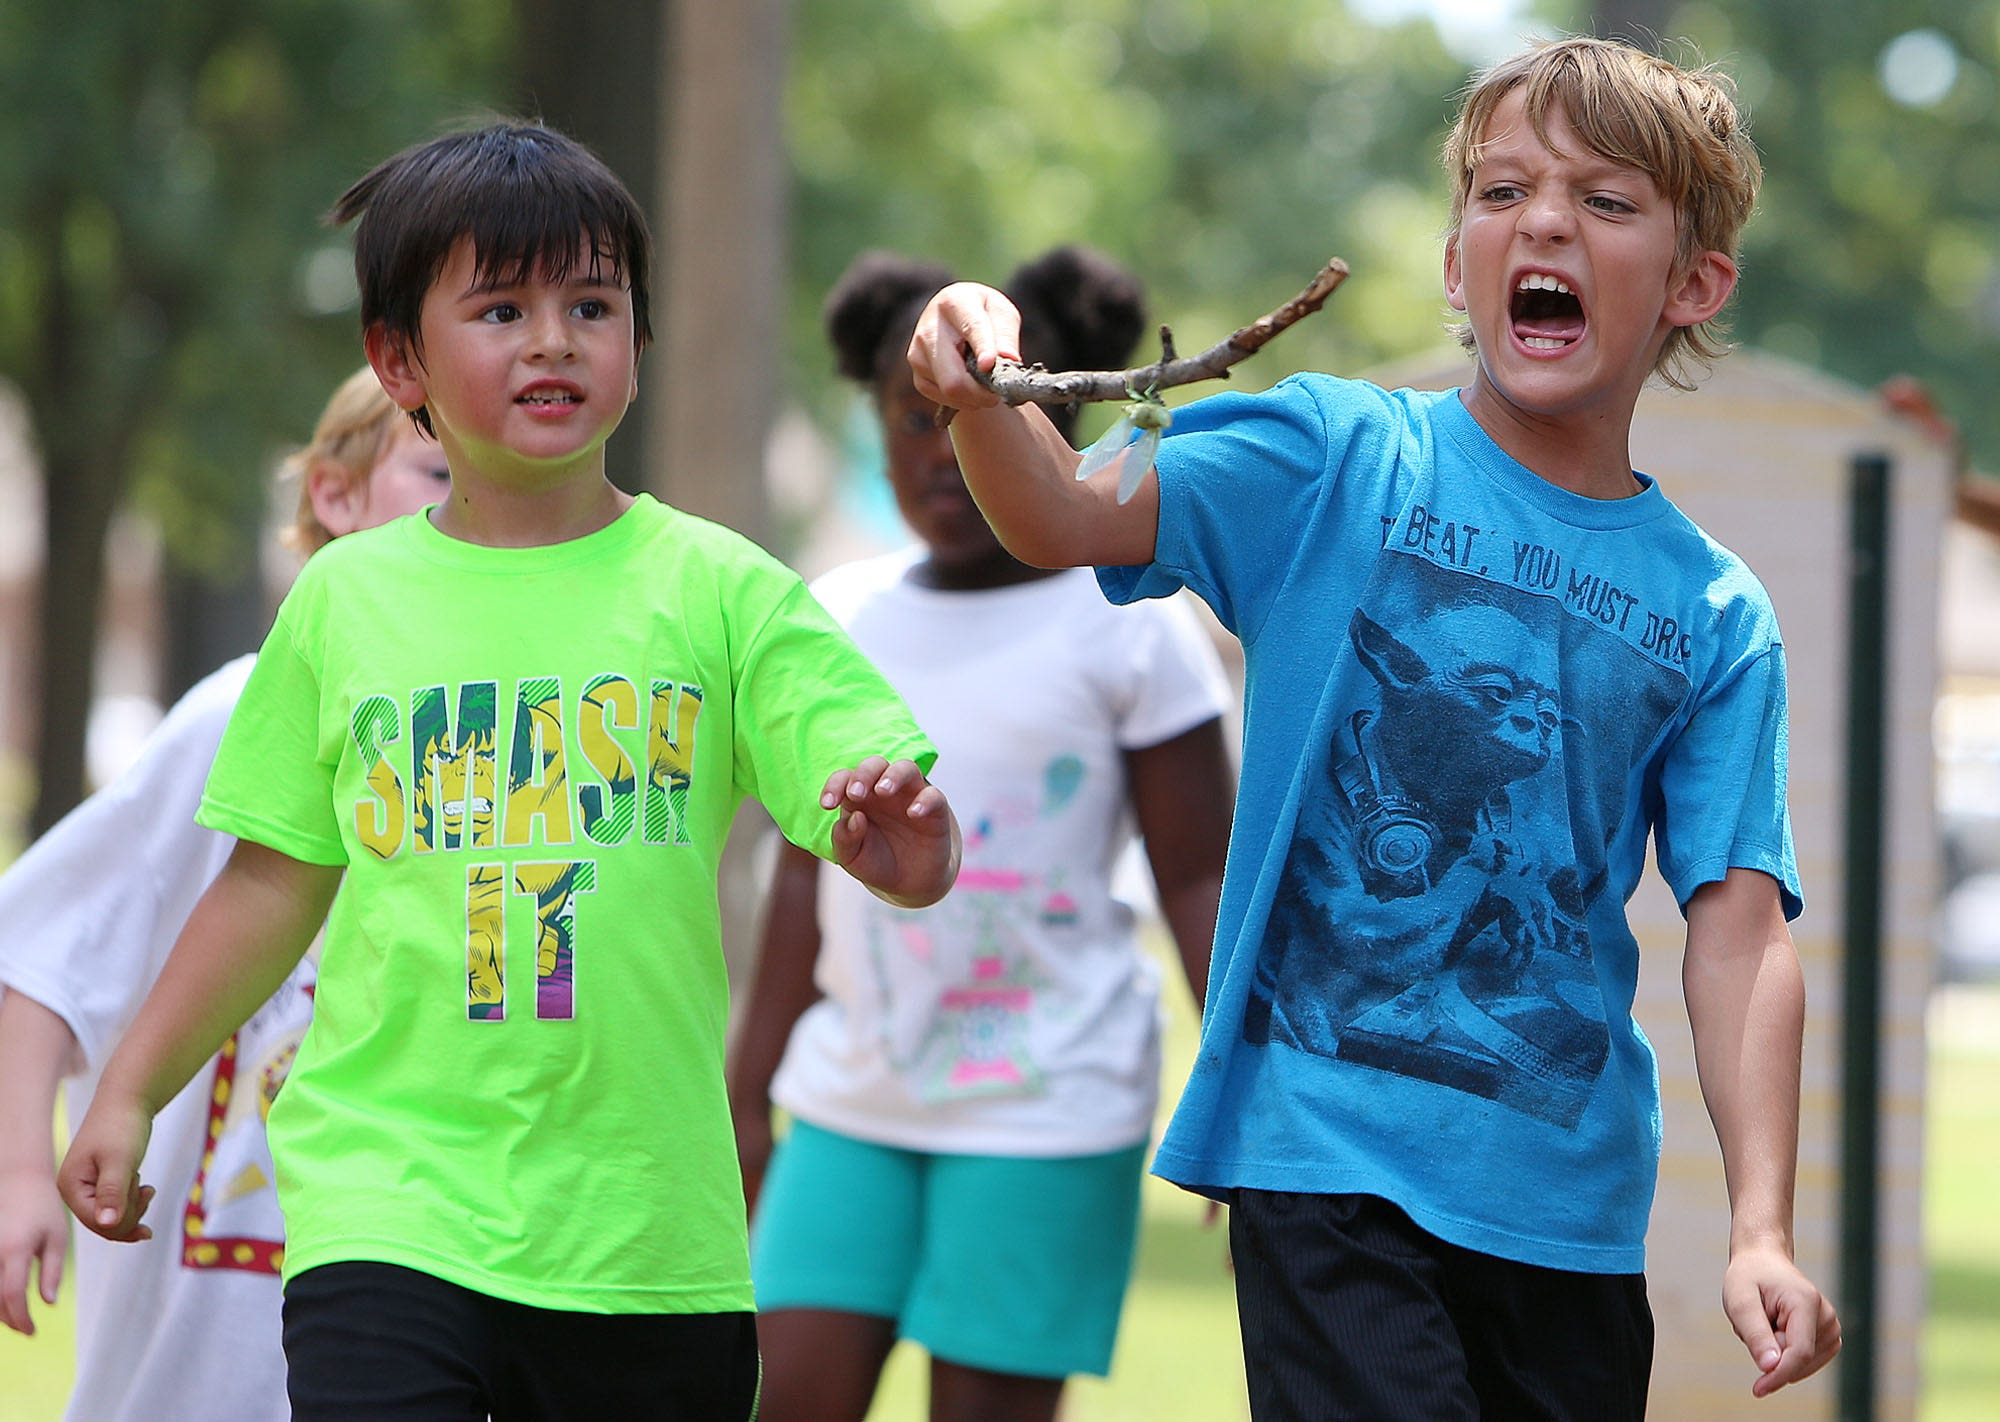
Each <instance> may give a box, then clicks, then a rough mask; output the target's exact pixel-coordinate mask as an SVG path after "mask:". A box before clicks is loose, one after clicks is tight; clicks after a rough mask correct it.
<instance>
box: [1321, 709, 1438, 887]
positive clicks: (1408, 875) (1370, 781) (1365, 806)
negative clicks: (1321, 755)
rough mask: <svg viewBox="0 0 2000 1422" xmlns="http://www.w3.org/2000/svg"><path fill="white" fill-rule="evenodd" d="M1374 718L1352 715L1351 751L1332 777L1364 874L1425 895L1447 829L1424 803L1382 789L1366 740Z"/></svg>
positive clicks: (1363, 713)
mask: <svg viewBox="0 0 2000 1422" xmlns="http://www.w3.org/2000/svg"><path fill="white" fill-rule="evenodd" d="M1374 719H1375V713H1374V712H1372V711H1357V712H1355V713H1354V715H1353V716H1352V717H1351V718H1350V719H1349V721H1348V723H1347V739H1348V740H1349V741H1350V742H1351V743H1352V746H1351V754H1348V755H1345V756H1344V757H1343V758H1342V759H1340V760H1339V761H1337V762H1336V763H1335V765H1334V767H1333V781H1334V784H1335V785H1336V786H1337V787H1338V788H1339V790H1340V796H1341V799H1342V800H1343V801H1344V802H1346V805H1347V809H1348V812H1349V814H1350V815H1352V817H1353V820H1354V840H1355V846H1356V850H1357V852H1358V854H1359V857H1360V860H1361V869H1362V873H1363V874H1364V875H1365V876H1367V877H1369V878H1370V879H1372V880H1375V881H1378V883H1379V882H1380V881H1386V883H1385V884H1382V887H1388V888H1393V889H1396V890H1398V891H1399V892H1401V893H1405V894H1409V893H1421V892H1423V891H1424V890H1425V889H1428V888H1429V887H1430V872H1429V867H1428V866H1429V864H1430V858H1431V855H1432V854H1434V853H1436V852H1437V848H1438V846H1439V845H1440V844H1442V843H1443V842H1444V833H1443V831H1441V830H1440V829H1439V828H1438V827H1437V825H1436V824H1435V823H1434V822H1433V821H1432V820H1431V818H1430V817H1429V816H1428V815H1426V814H1425V813H1424V807H1423V806H1422V805H1420V804H1418V803H1417V802H1416V801H1414V800H1408V799H1405V798H1403V797H1402V796H1400V795H1395V794H1391V793H1388V792H1386V791H1384V790H1383V789H1382V781H1381V777H1380V776H1379V775H1378V774H1377V773H1376V770H1375V766H1374V764H1373V763H1372V762H1371V761H1370V760H1369V758H1368V746H1367V742H1366V741H1364V740H1363V738H1362V733H1363V732H1364V731H1366V730H1367V729H1368V726H1369V723H1370V722H1372V721H1373V720H1374ZM1370 887H1371V888H1373V887H1376V885H1375V884H1371V885H1370Z"/></svg>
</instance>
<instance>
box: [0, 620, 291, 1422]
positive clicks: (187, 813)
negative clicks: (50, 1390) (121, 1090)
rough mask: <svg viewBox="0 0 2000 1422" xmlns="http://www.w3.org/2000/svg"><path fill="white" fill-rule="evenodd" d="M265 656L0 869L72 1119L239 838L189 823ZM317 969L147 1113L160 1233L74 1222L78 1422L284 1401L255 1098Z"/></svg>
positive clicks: (18, 949)
mask: <svg viewBox="0 0 2000 1422" xmlns="http://www.w3.org/2000/svg"><path fill="white" fill-rule="evenodd" d="M254 660H255V658H254V657H242V658H239V659H237V660H236V661H233V662H230V663H229V664H228V665H227V666H224V667H222V668H221V669H220V670H218V671H216V672H214V673H213V674H211V675H210V676H209V677H207V678H206V679H205V680H203V681H202V682H200V683H199V684H197V685H196V686H195V687H194V688H193V689H191V690H190V691H189V692H188V694H187V695H186V696H184V697H182V698H181V700H180V702H179V703H178V704H177V705H176V706H175V707H174V708H173V710H172V711H171V712H169V713H168V715H167V718H166V719H165V720H164V721H163V722H162V723H161V724H160V727H159V729H158V730H157V731H156V732H155V733H154V734H153V736H152V738H151V739H150V740H148V742H147V743H146V748H145V750H144V751H143V752H142V753H141V755H140V757H139V759H138V760H137V761H136V762H134V763H133V765H132V766H131V767H130V768H129V769H128V770H127V771H126V772H125V773H124V774H123V775H121V776H119V777H118V779H117V780H115V781H113V782H112V783H111V784H110V785H109V786H107V787H106V788H105V789H104V790H103V791H101V792H100V793H98V794H96V795H94V796H92V797H91V798H90V799H89V800H87V801H85V802H84V803H83V804H82V805H80V806H78V807H77V809H76V810H74V811H73V812H71V813H70V814H69V815H68V816H67V817H66V818H65V819H64V820H63V821H62V823H60V824H59V825H57V826H56V827H55V828H54V829H52V830H50V831H49V833H48V834H46V835H44V836H43V837H42V838H41V839H40V840H38V841H36V842H35V844H34V845H32V846H31V847H30V848H29V849H28V851H27V852H26V853H25V854H23V855H22V856H21V858H20V859H19V860H18V861H17V862H16V863H15V864H14V866H13V867H12V868H11V869H10V870H9V871H8V872H7V874H6V875H5V877H4V878H0V925H5V931H4V933H0V990H7V991H20V992H23V993H26V994H27V995H28V996H30V997H32V998H34V999H35V1000H36V1001H37V1002H39V1003H41V1004H42V1005H43V1006H44V1007H47V1008H48V1009H50V1010H51V1011H52V1012H54V1013H55V1014H56V1015H57V1016H59V1017H61V1018H62V1019H63V1021H64V1022H66V1023H68V1024H69V1029H70V1031H71V1033H72V1034H74V1035H75V1037H76V1040H77V1043H78V1046H79V1048H80V1049H81V1058H82V1060H81V1062H80V1063H77V1064H76V1070H75V1071H74V1072H73V1073H72V1074H71V1075H69V1077H68V1079H67V1081H66V1082H65V1084H64V1091H65V1109H66V1110H67V1112H68V1115H69V1120H70V1121H71V1123H72V1124H74V1123H75V1122H77V1121H80V1120H81V1119H82V1118H83V1113H84V1110H85V1108H86V1107H88V1106H89V1104H90V1098H91V1095H92V1093H94V1092H95V1091H96V1089H97V1080H98V1073H99V1072H101V1071H102V1070H103V1067H104V1064H105V1062H106V1061H107V1060H108V1059H109V1057H110V1055H111V1050H112V1048H113V1047H114V1046H116V1044H117V1041H118V1038H119V1036H120V1034H122V1033H123V1032H124V1030H125V1028H126V1026H127V1025H128V1024H129V1023H130V1022H131V1020H132V1017H133V1016H134V1014H135V1013H137V1011H138V1009H139V1004H140V1003H141V1002H142V1001H144V999H145V995H146V992H147V990H148V989H150V988H151V987H152V984H153V980H154V979H155V978H156V977H157V976H158V975H159V971H160V965H161V964H162V963H164V962H165V961H166V957H167V953H168V951H169V950H170V949H171V948H172V947H173V943H174V939H175V937H176V936H177V935H178V934H179V932H180V928H181V925H182V923H183V922H184V921H185V920H186V919H187V916H188V913H189V911H190V910H191V909H193V907H194V903H195V900H196V899H198V898H199V897H200V896H201V893H202V891H203V890H204V889H206V888H207V887H208V884H209V881H210V880H211V879H213V878H214V877H215V875H216V873H217V872H218V871H219V870H220V869H221V868H222V864H223V861H224V860H226V859H227V858H228V857H229V852H230V850H231V849H232V848H234V846H235V843H236V841H235V840H233V839H231V838H229V837H228V836H226V835H219V834H215V833H213V832H212V831H209V830H205V829H201V828H198V827H197V826H196V825H195V822H194V811H195V806H196V805H197V804H198V803H199V802H200V799H201V790H202V785H203V783H204V782H205V781H206V780H207V778H208V768H209V763H210V762H211V761H212V760H213V759H214V758H215V748H216V745H217V743H218V742H219V741H220V740H221V738H222V728H223V726H224V725H225V724H226V723H227V721H228V720H229V713H230V709H231V708H232V707H234V706H235V704H236V698H237V696H238V695H239V694H240V693H241V692H242V690H243V683H244V680H245V678H246V677H248V676H249V674H250V666H251V663H252V662H253V661H254ZM314 975H315V974H314V966H313V963H312V961H311V959H308V960H306V961H305V962H302V963H301V964H300V965H299V967H298V968H297V969H296V970H295V971H294V972H293V973H292V975H291V976H290V978H288V979H287V980H286V982H285V984H284V986H283V987H282V988H280V989H279V990H278V992H277V993H276V995H274V996H273V997H272V998H271V1000H270V1001H269V1002H267V1003H266V1004H265V1005H264V1006H263V1007H261V1008H259V1009H258V1011H257V1012H256V1014H255V1015H254V1016H253V1017H252V1018H251V1019H250V1021H249V1022H248V1023H246V1024H245V1025H244V1027H243V1028H242V1030H241V1031H239V1032H238V1033H237V1034H236V1035H235V1036H234V1037H232V1038H231V1039H230V1041H229V1043H228V1045H227V1046H225V1047H224V1049H223V1051H222V1052H221V1053H220V1054H218V1056H217V1057H216V1058H215V1059H214V1060H213V1061H211V1062H210V1063H209V1064H208V1066H207V1067H205V1068H204V1069H203V1070H202V1071H200V1072H199V1073H197V1074H196V1076H195V1078H194V1079H193V1080H192V1081H191V1082H189V1083H188V1085H187V1087H186V1089H185V1090H183V1091H182V1092H181V1093H180V1094H179V1095H178V1096H176V1097H174V1099H173V1100H172V1101H170V1102H168V1103H167V1106H166V1109H164V1110H163V1111H161V1112H160V1114H159V1115H158V1117H157V1118H156V1119H155V1121H154V1124H153V1136H152V1141H151V1144H150V1145H149V1146H148V1148H147V1151H146V1157H145V1161H144V1163H143V1165H142V1166H141V1170H140V1175H141V1178H142V1179H143V1180H145V1181H146V1182H147V1183H149V1184H151V1185H152V1186H153V1187H154V1188H155V1189H156V1190H157V1191H158V1194H157V1195H156V1197H155V1198H154V1200H153V1204H152V1207H151V1209H149V1210H148V1211H147V1212H146V1220H147V1223H149V1224H150V1225H151V1226H152V1228H153V1238H152V1239H150V1240H147V1241H146V1242H144V1243H142V1244H113V1243H111V1242H110V1241H108V1240H104V1239H100V1238H98V1236H96V1235H94V1234H92V1233H90V1232H89V1231H88V1230H85V1229H82V1228H78V1229H75V1230H72V1231H71V1237H72V1239H73V1240H74V1241H75V1251H74V1253H73V1255H72V1256H71V1257H72V1261H73V1266H72V1268H73V1272H72V1273H71V1274H70V1277H72V1278H74V1279H75V1281H76V1291H77V1293H76V1303H77V1331H76V1388H75V1391H74V1392H72V1393H71V1395H70V1402H69V1411H68V1413H67V1414H66V1415H67V1416H68V1417H69V1418H70V1419H72V1422H159V1419H161V1418H170V1417H214V1418H227V1419H229V1422H262V1419H266V1418H270V1419H283V1418H286V1417H289V1416H290V1412H291V1409H290V1407H289V1406H288V1404H287V1403H286V1400H285V1359H284V1352H283V1350H282V1348H281V1346H280V1341H279V1334H280V1316H279V1308H280V1303H281V1297H280V1294H279V1290H278V1266H279V1263H280V1262H281V1256H282V1251H283V1247H284V1228H283V1221H282V1219H281V1218H280V1216H279V1214H278V1201H277V1194H276V1192H275V1191H274V1190H273V1188H272V1183H271V1181H272V1170H271V1160H270V1154H269V1151H268V1149H267V1148H266V1146H265V1141H264V1115H265V1112H266V1111H267V1110H268V1109H269V1107H270V1101H271V1096H272V1094H273V1093H274V1092H275V1091H276V1090H277V1087H278V1084H279V1083H281V1082H282V1081H283V1080H284V1075H285V1070H286V1068H287V1067H288V1066H289V1065H290V1063H291V1059H292V1054H293V1052H294V1050H295V1049H296V1048H297V1045H298V1041H299V1038H300V1036H301V1035H302V1034H303V1033H304V1031H305V1026H306V1022H307V1019H308V1018H309V1016H310V1015H311V1010H312V988H313V981H314ZM211 1134H213V1137H214V1149H213V1152H212V1154H211V1153H210V1152H209V1151H208V1150H207V1146H208V1144H209V1141H210V1137H211Z"/></svg>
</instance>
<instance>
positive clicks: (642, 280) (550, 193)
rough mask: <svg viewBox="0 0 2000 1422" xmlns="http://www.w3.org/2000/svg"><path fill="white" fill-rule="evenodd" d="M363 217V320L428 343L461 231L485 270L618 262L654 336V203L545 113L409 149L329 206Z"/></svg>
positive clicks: (643, 327) (357, 251) (359, 258)
mask: <svg viewBox="0 0 2000 1422" xmlns="http://www.w3.org/2000/svg"><path fill="white" fill-rule="evenodd" d="M356 219H359V221H358V223H357V225H356V227H355V229H354V276H355V280H356V282H357V283H358V284H359V285H360V288H361V324H362V326H363V328H364V329H365V328H368V327H372V326H374V325H376V324H378V323H379V324H380V325H381V326H382V327H383V328H384V329H385V330H386V331H387V332H388V333H389V335H390V336H391V337H392V338H394V339H396V340H400V341H404V342H407V343H408V345H409V347H410V349H411V350H412V351H415V352H417V353H418V354H422V344H421V338H420V336H419V333H418V328H417V322H418V317H419V315H420V314H421V312H422V310H423V304H424V296H425V294H426V293H428V292H429V291H430V289H431V285H432V283H434V282H435V281H436V280H437V276H438V273H439V272H440V271H442V270H444V265H445V263H446V262H447V261H448V260H449V259H450V257H451V250H452V248H453V247H454V246H455V245H457V243H458V240H459V239H460V238H461V237H470V238H471V239H472V249H473V258H474V262H475V263H476V269H477V271H478V273H479V274H480V276H482V277H496V278H498V279H499V280H501V281H503V282H512V281H520V280H523V279H524V278H526V277H528V276H531V275H533V274H535V273H546V274H547V275H548V276H549V277H551V278H552V279H554V280H556V281H562V280H564V279H566V278H567V277H568V276H569V273H570V268H571V266H572V265H573V264H576V263H578V262H581V261H584V260H585V259H586V258H587V260H588V262H589V270H590V274H591V275H592V277H596V276H597V275H598V274H599V273H600V272H601V271H602V270H603V268H604V267H605V266H606V265H607V264H608V266H609V268H610V276H611V279H612V280H614V281H622V282H623V283H624V284H625V285H626V286H627V287H628V288H629V289H630V291H631V294H632V332H633V339H634V340H635V341H636V342H637V343H638V344H639V345H640V346H641V347H643V346H645V345H646V343H647V342H649V341H651V340H652V338H653V328H652V321H651V316H650V301H649V297H648V288H647V280H648V269H649V267H650V266H651V261H652V255H651V254H652V238H651V237H650V236H649V235H648V234H647V231H646V217H645V214H644V213H642V212H641V211H640V210H639V204H638V203H637V202H636V201H634V200H633V197H632V194H631V193H630V192H628V191H627V190H626V187H625V185H624V184H623V183H622V182H620V181H619V180H618V177H617V175H616V174H615V173H613V172H612V171H611V170H610V169H609V168H607V167H606V166H605V165H604V161H603V160H602V159H601V158H599V157H598V156H597V155H596V154H595V153H592V152H591V151H590V150H589V149H588V148H586V147H584V146H583V145H582V144H581V143H578V142H577V141H576V140H575V139H573V138H570V137H567V136H566V135H564V134H561V133H558V132H557V131H556V130H554V129H552V128H549V127H547V126H545V125H543V124H539V123H531V122H525V121H519V120H507V121H503V122H499V123H494V124H490V125H488V126H487V127H485V128H478V129H470V130H466V131H463V132H458V133H448V134H444V135H443V136H441V137H438V138H433V139H431V140H429V141H428V142H425V143H419V144H416V145H414V146H412V147H409V148H405V149H404V150H403V151H402V152H401V153H398V154H396V155H395V156H394V157H393V158H388V159H385V160H383V161H382V162H380V163H378V164H376V165H375V167H374V168H373V169H372V170H370V171H369V173H368V174H367V176H365V177H363V178H362V179H361V180H360V181H359V182H357V183H355V184H354V186H352V187H351V188H349V189H348V190H347V191H346V192H344V193H342V194H341V195H340V198H339V200H338V201H337V202H335V203H334V205H333V210H332V211H331V212H330V213H328V214H327V220H328V221H329V222H333V223H343V222H354V221H355V220H356ZM417 414H418V423H419V424H422V425H424V427H425V428H426V429H428V428H429V422H428V420H426V419H425V418H424V416H423V412H422V411H418V412H417Z"/></svg>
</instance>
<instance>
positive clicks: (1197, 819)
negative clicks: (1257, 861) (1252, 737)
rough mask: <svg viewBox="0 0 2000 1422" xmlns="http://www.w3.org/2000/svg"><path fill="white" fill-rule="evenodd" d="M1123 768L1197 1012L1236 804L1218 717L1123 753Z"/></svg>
mask: <svg viewBox="0 0 2000 1422" xmlns="http://www.w3.org/2000/svg"><path fill="white" fill-rule="evenodd" d="M1125 766H1126V775H1127V779H1128V781H1129V782H1130V785H1131V797H1132V811H1133V816H1134V818H1135V819H1136V820H1137V822H1138V825H1139V834H1140V836H1141V838H1142V839H1143V841H1144V843H1145V846H1146V861H1147V863H1148V864H1149V865H1150V866H1151V867H1152V870H1153V883H1154V886H1155V887H1156V889H1157V891H1158V893H1159V897H1160V913H1161V914H1162V916H1163V917H1165V919H1166V921H1167V927H1168V929H1169V930H1171V932H1172V933H1173V935H1174V946H1175V948H1176V949H1177V950H1178V951H1179V953H1180V959H1181V967H1182V968H1183V969H1184V970H1185V971H1186V973H1187V980H1188V987H1189V988H1190V989H1192V990H1193V992H1194V1005H1195V1009H1196V1010H1197V1011H1199V1010H1200V1009H1201V1007H1202V1005H1203V1003H1204V1002H1205V1001H1206V999H1207V996H1208V960H1209V954H1210V952H1211V951H1212V950H1213V948H1214V946H1215V913H1216V906H1217V905H1218V904H1219V903H1220V902H1221V900H1222V869H1223V864H1224V862H1225V861H1226V860H1227V859H1228V857H1229V820H1230V815H1231V812H1232V810H1233V809H1234V807H1235V803H1236V793H1235V788H1234V786H1233V785H1232V783H1231V778H1230V773H1229V752H1228V751H1227V750H1225V749H1224V747H1223V744H1222V722H1221V721H1220V720H1214V721H1205V722H1203V723H1202V724H1201V725H1199V726H1196V727H1195V728H1194V729H1193V730H1191V731H1186V732H1183V733H1182V734H1181V735H1178V736H1175V737H1174V738H1173V739H1171V740H1167V741H1162V742H1161V743H1160V744H1159V745H1156V746H1147V747H1145V748H1144V749H1143V750H1135V751H1128V752H1127V753H1126V756H1125Z"/></svg>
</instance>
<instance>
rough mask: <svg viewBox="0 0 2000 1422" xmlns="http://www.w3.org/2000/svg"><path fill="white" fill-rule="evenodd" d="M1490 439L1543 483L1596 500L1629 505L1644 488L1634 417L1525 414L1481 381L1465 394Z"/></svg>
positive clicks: (1468, 406)
mask: <svg viewBox="0 0 2000 1422" xmlns="http://www.w3.org/2000/svg"><path fill="white" fill-rule="evenodd" d="M1459 399H1460V401H1461V403H1463V404H1464V406H1465V409H1466V413H1468V414H1469V415H1471V416H1472V418H1473V420H1474V421H1475V422H1476V423H1477V424H1478V425H1479V427H1480V428H1481V429H1482V430H1484V431H1485V432H1486V434H1487V437H1488V438H1490V439H1491V440H1492V441H1493V442H1494V443H1495V444H1497V445H1499V446H1500V448H1501V449H1502V450H1504V451H1506V453H1507V454H1508V455H1509V456H1510V457H1512V458H1513V460H1514V461H1515V462H1516V463H1517V464H1520V465H1521V466H1522V467H1523V468H1525V469H1526V470H1527V471H1528V472H1529V473H1531V474H1533V475H1535V476H1536V477H1537V478H1540V479H1543V480H1545V481H1546V482H1548V483H1550V484H1554V485H1555V486H1556V487H1557V488H1559V489H1567V490H1568V491H1569V492H1570V493H1572V494H1581V495H1582V496H1584V497H1585V498H1590V499H1625V498H1630V497H1631V496H1632V495H1634V494H1636V493H1639V492H1640V491H1641V490H1642V489H1643V487H1644V486H1643V485H1641V484H1640V482H1639V480H1638V479H1637V478H1636V477H1634V475H1633V473H1632V438H1631V437H1632V411H1631V409H1630V408H1629V407H1628V408H1626V409H1624V410H1623V412H1622V413H1621V412H1619V411H1615V410H1613V411H1604V410H1592V411H1586V412H1579V413H1577V414H1574V415H1543V414H1538V413H1534V412H1531V411H1527V410H1523V409H1521V408H1520V407H1519V406H1517V405H1514V404H1512V403H1510V402H1509V401H1507V400H1506V399H1504V398H1502V397H1500V396H1499V395H1498V394H1497V392H1495V391H1493V390H1492V389H1491V388H1490V387H1488V386H1486V385H1485V384H1484V382H1482V381H1480V380H1478V379H1475V380H1474V381H1473V382H1472V383H1471V384H1469V385H1467V386H1466V387H1465V389H1464V390H1463V391H1462V392H1460V395H1459Z"/></svg>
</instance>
